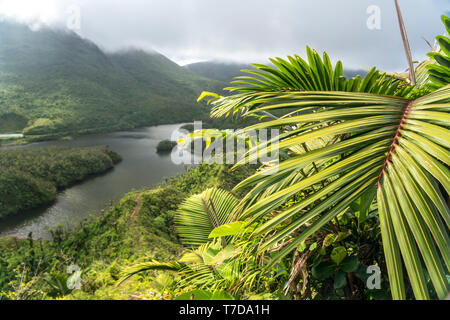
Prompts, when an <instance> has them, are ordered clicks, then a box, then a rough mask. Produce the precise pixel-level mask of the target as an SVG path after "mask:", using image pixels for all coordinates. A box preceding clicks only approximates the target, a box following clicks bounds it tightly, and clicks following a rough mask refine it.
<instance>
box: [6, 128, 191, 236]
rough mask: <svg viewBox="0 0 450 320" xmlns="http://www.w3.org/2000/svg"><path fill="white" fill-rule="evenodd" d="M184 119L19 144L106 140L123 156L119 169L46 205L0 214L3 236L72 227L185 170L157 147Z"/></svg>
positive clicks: (87, 143)
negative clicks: (17, 212)
mask: <svg viewBox="0 0 450 320" xmlns="http://www.w3.org/2000/svg"><path fill="white" fill-rule="evenodd" d="M182 125H183V124H175V125H160V126H153V127H146V128H140V129H136V130H132V131H123V132H113V133H102V134H94V135H85V136H80V137H76V138H74V139H73V140H58V141H44V142H38V143H32V144H29V145H25V146H19V148H36V147H49V146H64V147H88V146H98V145H107V146H109V147H110V148H111V149H113V150H115V151H117V152H118V153H119V154H120V155H121V156H122V158H123V160H122V162H120V163H119V164H117V165H116V166H115V167H114V169H112V170H110V171H108V172H106V173H104V174H102V175H98V176H94V177H91V178H90V179H88V180H86V181H84V182H82V183H80V184H77V185H75V186H72V187H70V188H68V189H66V190H64V191H62V192H60V193H59V194H58V196H57V199H56V201H55V202H54V203H53V204H51V205H49V206H46V207H43V208H39V209H35V210H31V211H28V212H21V213H19V214H17V215H12V216H9V217H7V218H5V219H3V220H0V237H8V236H17V237H22V238H23V237H27V235H28V234H29V233H30V232H32V233H33V238H48V237H49V233H48V231H47V227H50V228H53V227H56V226H57V225H63V226H65V227H71V226H74V225H78V224H79V222H80V221H81V220H83V219H85V218H88V217H89V216H91V215H99V214H101V210H102V209H106V210H107V209H108V208H109V207H110V206H111V205H112V204H113V203H117V201H118V200H120V199H121V198H122V197H123V196H124V195H125V194H126V193H128V192H130V191H132V190H139V189H142V188H151V187H152V186H154V185H155V184H158V183H160V182H162V181H163V180H164V177H171V176H175V175H176V174H178V173H182V172H184V171H185V169H184V165H183V164H177V163H174V162H173V161H172V159H171V155H170V154H165V155H161V154H158V153H157V152H156V146H157V145H158V143H159V141H161V140H164V139H171V138H172V139H175V138H176V137H180V136H182V134H181V133H180V131H179V129H180V127H181V126H182Z"/></svg>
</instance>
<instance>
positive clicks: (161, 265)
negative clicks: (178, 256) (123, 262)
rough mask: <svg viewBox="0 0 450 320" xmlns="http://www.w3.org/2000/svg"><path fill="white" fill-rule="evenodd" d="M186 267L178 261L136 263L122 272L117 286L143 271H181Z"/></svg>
mask: <svg viewBox="0 0 450 320" xmlns="http://www.w3.org/2000/svg"><path fill="white" fill-rule="evenodd" d="M185 267H186V265H185V264H183V263H180V262H178V261H169V262H159V261H156V260H152V261H147V262H142V263H137V264H135V265H132V266H129V267H127V268H126V269H125V270H124V271H123V272H122V274H123V275H122V277H121V278H120V279H119V281H117V285H118V286H119V285H121V284H122V283H123V282H124V281H126V280H128V279H129V278H131V277H133V276H134V275H136V274H138V273H142V272H145V271H152V270H159V271H181V270H182V269H183V268H185Z"/></svg>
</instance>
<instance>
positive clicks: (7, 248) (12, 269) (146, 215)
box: [0, 165, 253, 299]
mask: <svg viewBox="0 0 450 320" xmlns="http://www.w3.org/2000/svg"><path fill="white" fill-rule="evenodd" d="M227 169H229V168H228V167H225V166H221V165H213V166H208V165H200V166H197V167H195V168H190V169H188V170H187V172H186V173H185V174H183V175H179V176H177V177H174V178H171V179H170V180H168V181H166V182H164V183H161V185H159V186H157V187H156V188H155V189H151V190H140V191H135V192H131V193H129V194H128V195H126V196H125V197H124V198H123V199H122V200H121V201H120V203H118V204H117V205H115V206H113V207H112V208H110V210H108V211H107V212H106V213H105V214H104V215H103V216H101V217H99V218H97V219H95V220H91V221H85V222H83V223H82V225H81V226H80V227H79V228H76V229H74V230H71V231H69V232H66V231H64V230H63V229H55V230H53V231H52V237H53V239H52V241H47V240H39V241H36V240H32V239H31V238H30V239H28V240H25V239H22V240H21V239H16V238H9V239H0V299H52V298H62V297H64V298H66V299H161V298H162V297H163V296H164V298H166V299H167V298H173V297H175V296H176V295H177V294H178V293H179V292H183V288H181V287H180V288H177V289H176V290H174V289H173V286H174V284H175V283H174V281H173V276H172V275H168V274H161V275H159V276H158V274H155V273H152V278H151V279H146V278H144V277H137V278H135V279H131V280H130V281H128V282H127V283H124V284H123V285H121V286H117V280H118V279H119V278H120V277H121V275H122V273H123V270H124V269H125V268H126V267H127V266H129V264H130V263H137V262H142V261H147V260H149V259H160V260H171V259H174V258H177V257H179V256H180V255H181V253H182V251H183V247H182V246H181V244H180V242H179V240H178V237H177V234H176V232H175V229H174V216H175V210H176V209H177V207H178V206H179V204H180V203H181V202H182V201H183V200H184V199H186V198H187V197H189V196H191V195H193V194H196V193H199V192H201V191H203V190H205V189H206V188H209V187H217V186H221V187H222V188H224V189H226V190H231V188H232V187H233V186H234V185H235V184H236V183H237V182H238V181H240V180H241V179H244V178H245V177H247V176H248V175H249V174H251V173H252V172H253V171H252V169H251V168H250V167H242V168H240V169H238V170H237V171H236V172H235V173H234V174H233V175H230V174H229V173H228V170H227ZM70 265H77V266H79V267H80V268H81V270H82V273H81V287H80V290H73V291H72V290H70V289H69V288H67V279H68V277H69V276H70V274H68V273H67V272H66V271H67V267H68V266H70ZM21 284H22V285H21Z"/></svg>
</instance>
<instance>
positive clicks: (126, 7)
mask: <svg viewBox="0 0 450 320" xmlns="http://www.w3.org/2000/svg"><path fill="white" fill-rule="evenodd" d="M399 2H400V6H401V8H402V11H403V17H404V20H405V24H406V28H407V31H408V36H409V40H410V43H411V49H412V51H413V57H414V59H416V60H420V59H423V58H425V54H426V52H428V51H429V47H428V45H427V44H426V42H425V40H424V38H425V39H427V40H428V41H430V42H432V43H434V37H435V36H436V35H437V34H443V33H444V32H445V29H444V27H443V25H442V23H441V21H440V16H441V15H442V14H444V13H447V14H448V13H449V12H450V1H449V0H399ZM371 6H372V7H371ZM373 6H376V7H373ZM369 7H370V9H371V10H369V13H368V8H369ZM77 8H79V12H80V18H81V19H80V24H79V26H80V29H79V30H77V32H78V33H79V34H80V35H81V36H83V37H85V38H88V39H90V40H92V41H94V42H95V43H97V44H98V45H99V46H100V47H102V48H103V49H105V50H108V51H114V50H118V49H121V48H126V47H130V46H133V47H140V48H144V49H152V48H153V49H155V50H157V51H159V52H161V53H163V54H164V55H166V56H168V57H169V58H171V59H172V60H174V61H176V62H177V63H179V64H181V65H183V64H186V63H190V62H196V61H205V60H232V61H240V62H263V61H266V59H267V58H268V57H273V56H280V57H285V56H286V55H289V54H295V53H297V54H300V55H304V52H305V46H306V45H310V46H311V47H313V48H315V49H317V50H319V51H323V50H326V51H327V52H328V54H329V55H330V57H331V58H332V59H333V60H334V61H336V59H337V58H339V59H341V60H342V61H343V62H344V66H346V67H347V68H360V67H371V66H377V67H378V68H380V69H382V70H386V71H403V70H404V69H406V62H405V54H404V51H403V45H402V42H401V37H400V34H399V31H398V30H399V29H398V23H397V18H396V15H395V10H394V1H393V0H339V1H337V0H314V1H311V0H220V1H219V0H0V15H1V16H3V17H8V18H14V19H16V20H20V21H22V22H26V23H28V24H30V25H33V26H34V27H36V26H38V25H39V24H41V25H44V24H45V25H51V26H59V27H61V26H63V27H66V26H67V25H69V26H71V27H74V28H77V19H76V17H77V10H78V9H77ZM377 8H379V17H380V19H379V20H377V19H376V18H377ZM74 19H75V20H74ZM368 20H369V22H370V23H369V25H370V26H371V27H372V29H370V28H368V26H367V22H368ZM378 21H379V24H378V23H377V22H378ZM378 27H380V29H378Z"/></svg>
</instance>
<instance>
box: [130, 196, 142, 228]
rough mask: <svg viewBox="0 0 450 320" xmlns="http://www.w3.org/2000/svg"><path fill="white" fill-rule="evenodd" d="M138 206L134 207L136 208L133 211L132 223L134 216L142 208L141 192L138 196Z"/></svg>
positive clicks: (131, 222)
mask: <svg viewBox="0 0 450 320" xmlns="http://www.w3.org/2000/svg"><path fill="white" fill-rule="evenodd" d="M136 201H137V204H136V207H134V210H133V211H132V212H131V216H130V224H133V221H134V218H135V216H136V214H137V213H139V211H140V210H141V208H142V199H141V194H138V195H137V196H136Z"/></svg>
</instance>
